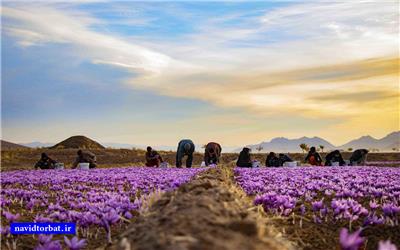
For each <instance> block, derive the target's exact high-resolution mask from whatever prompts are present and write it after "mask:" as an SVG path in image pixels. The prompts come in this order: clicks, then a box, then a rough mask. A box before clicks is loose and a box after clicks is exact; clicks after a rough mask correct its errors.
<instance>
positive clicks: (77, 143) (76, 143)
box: [50, 135, 105, 149]
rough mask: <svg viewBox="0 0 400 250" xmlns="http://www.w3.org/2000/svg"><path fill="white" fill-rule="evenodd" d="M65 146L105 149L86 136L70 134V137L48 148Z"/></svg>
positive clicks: (64, 147) (62, 147)
mask: <svg viewBox="0 0 400 250" xmlns="http://www.w3.org/2000/svg"><path fill="white" fill-rule="evenodd" d="M66 148H81V149H105V147H104V146H103V145H101V144H100V143H98V142H96V141H94V140H92V139H90V138H87V137H86V136H83V135H76V136H71V137H70V138H68V139H66V140H64V141H62V142H59V143H57V144H56V145H54V146H52V147H50V149H66Z"/></svg>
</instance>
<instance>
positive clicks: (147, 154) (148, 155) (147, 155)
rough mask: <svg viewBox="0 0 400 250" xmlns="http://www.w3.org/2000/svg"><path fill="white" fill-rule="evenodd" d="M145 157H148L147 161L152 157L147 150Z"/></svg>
mask: <svg viewBox="0 0 400 250" xmlns="http://www.w3.org/2000/svg"><path fill="white" fill-rule="evenodd" d="M145 158H146V162H150V160H151V157H150V154H149V153H148V152H146V154H145Z"/></svg>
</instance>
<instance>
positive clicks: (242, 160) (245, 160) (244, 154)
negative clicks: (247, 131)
mask: <svg viewBox="0 0 400 250" xmlns="http://www.w3.org/2000/svg"><path fill="white" fill-rule="evenodd" d="M236 166H238V167H241V168H251V167H252V166H253V164H252V161H251V156H250V149H249V148H243V150H242V151H241V152H240V153H239V158H238V160H237V162H236Z"/></svg>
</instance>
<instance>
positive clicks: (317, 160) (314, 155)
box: [304, 147, 322, 166]
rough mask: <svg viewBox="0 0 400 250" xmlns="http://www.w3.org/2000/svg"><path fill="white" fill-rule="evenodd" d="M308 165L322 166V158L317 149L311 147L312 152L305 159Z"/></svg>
mask: <svg viewBox="0 0 400 250" xmlns="http://www.w3.org/2000/svg"><path fill="white" fill-rule="evenodd" d="M304 161H305V162H306V163H309V164H311V165H312V166H321V165H322V158H321V156H320V155H319V154H318V152H317V150H316V148H315V147H311V148H310V151H309V152H308V154H307V156H306V158H305V159H304Z"/></svg>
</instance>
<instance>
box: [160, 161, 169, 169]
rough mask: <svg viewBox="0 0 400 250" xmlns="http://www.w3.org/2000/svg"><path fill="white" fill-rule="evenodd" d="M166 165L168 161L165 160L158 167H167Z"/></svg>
mask: <svg viewBox="0 0 400 250" xmlns="http://www.w3.org/2000/svg"><path fill="white" fill-rule="evenodd" d="M168 167H169V165H168V162H166V161H164V162H161V164H160V168H168Z"/></svg>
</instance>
